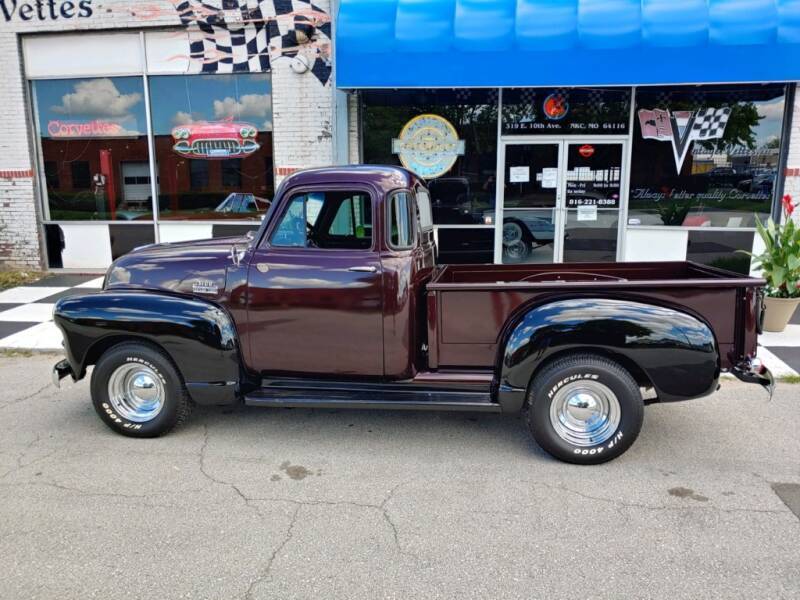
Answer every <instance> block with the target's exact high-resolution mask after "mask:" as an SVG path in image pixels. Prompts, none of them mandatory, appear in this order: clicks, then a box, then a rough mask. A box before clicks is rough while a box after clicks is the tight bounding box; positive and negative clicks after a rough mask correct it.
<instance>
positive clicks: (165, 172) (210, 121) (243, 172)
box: [150, 74, 274, 220]
mask: <svg viewBox="0 0 800 600" xmlns="http://www.w3.org/2000/svg"><path fill="white" fill-rule="evenodd" d="M150 97H151V102H152V115H153V135H154V136H155V149H156V165H157V168H158V181H159V193H158V199H159V204H158V206H159V219H160V220H170V219H173V220H174V219H184V220H228V219H234V220H237V219H255V220H260V219H261V217H262V216H263V215H264V212H265V211H266V209H267V207H268V206H269V203H270V201H271V199H272V195H273V193H274V183H273V175H272V172H273V170H272V98H271V94H270V78H269V75H268V74H258V75H216V76H213V77H198V76H194V75H184V76H173V75H164V76H157V77H151V78H150Z"/></svg>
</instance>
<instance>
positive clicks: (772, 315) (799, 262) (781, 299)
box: [747, 194, 800, 332]
mask: <svg viewBox="0 0 800 600" xmlns="http://www.w3.org/2000/svg"><path fill="white" fill-rule="evenodd" d="M781 203H782V205H783V223H781V224H780V225H778V224H776V223H775V222H774V221H773V220H772V218H770V219H768V220H767V222H766V224H764V223H762V222H761V221H760V220H759V218H758V217H756V230H757V231H758V234H759V235H760V236H761V239H762V240H763V241H764V251H763V252H762V253H761V254H751V253H749V252H748V253H747V254H750V256H752V257H753V266H754V267H758V268H760V269H761V275H762V276H763V277H764V279H766V280H767V286H766V290H765V291H766V297H765V298H764V305H765V315H764V330H765V331H775V332H780V331H783V330H784V329H785V328H786V325H787V324H788V323H789V319H791V318H792V315H793V314H794V311H795V309H796V308H797V305H798V304H800V229H798V227H797V226H796V225H795V223H794V221H793V220H792V213H793V212H794V208H795V206H794V204H793V203H792V197H791V196H790V195H788V194H787V195H786V196H784V197H783V200H782V201H781Z"/></svg>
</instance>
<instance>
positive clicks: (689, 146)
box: [628, 85, 786, 228]
mask: <svg viewBox="0 0 800 600" xmlns="http://www.w3.org/2000/svg"><path fill="white" fill-rule="evenodd" d="M785 95H786V86H785V85H756V86H733V85H728V86H702V87H699V86H683V87H669V88H639V89H637V90H636V112H635V118H634V129H633V156H632V160H631V191H630V202H629V210H628V224H629V225H656V226H667V227H675V226H683V227H726V228H727V227H732V228H736V227H754V226H755V220H754V219H755V215H758V216H759V218H761V219H762V220H763V219H765V218H766V217H767V216H768V215H769V214H770V211H771V207H772V202H773V200H774V193H773V190H774V188H775V183H776V180H777V177H778V160H779V156H780V147H781V134H782V130H783V115H784V98H785Z"/></svg>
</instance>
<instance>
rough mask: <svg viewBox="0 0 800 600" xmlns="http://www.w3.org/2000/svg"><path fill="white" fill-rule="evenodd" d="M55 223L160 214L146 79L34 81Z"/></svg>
mask: <svg viewBox="0 0 800 600" xmlns="http://www.w3.org/2000/svg"><path fill="white" fill-rule="evenodd" d="M33 97H34V99H35V103H36V119H37V123H38V131H39V136H40V140H41V149H42V162H43V166H44V175H45V176H44V182H45V188H46V195H47V198H46V203H47V207H48V209H49V213H50V219H51V220H54V221H73V220H102V221H115V220H124V219H126V218H128V215H132V214H135V215H137V216H138V217H140V218H142V219H144V220H149V219H152V217H153V212H152V202H151V194H150V166H149V164H150V163H149V160H150V156H149V152H148V146H147V119H146V117H145V94H144V83H143V81H142V78H141V77H102V78H92V79H59V80H43V81H34V82H33Z"/></svg>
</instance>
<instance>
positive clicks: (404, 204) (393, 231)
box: [386, 191, 416, 250]
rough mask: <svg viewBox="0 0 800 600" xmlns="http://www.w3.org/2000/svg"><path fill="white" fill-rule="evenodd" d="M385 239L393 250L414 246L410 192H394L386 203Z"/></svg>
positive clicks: (413, 211) (413, 215)
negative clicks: (386, 230) (386, 229)
mask: <svg viewBox="0 0 800 600" xmlns="http://www.w3.org/2000/svg"><path fill="white" fill-rule="evenodd" d="M386 210H387V217H388V218H387V219H386V223H387V228H388V232H387V234H388V235H387V241H388V245H389V247H390V248H392V249H394V250H407V249H409V248H411V247H413V246H414V243H415V242H416V239H415V237H414V225H413V223H414V219H415V210H414V205H413V202H412V196H411V193H410V192H407V191H400V192H394V193H393V194H392V195H391V196H389V201H388V202H387V203H386Z"/></svg>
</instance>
